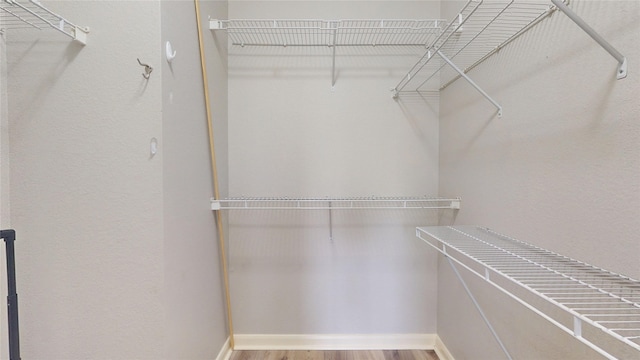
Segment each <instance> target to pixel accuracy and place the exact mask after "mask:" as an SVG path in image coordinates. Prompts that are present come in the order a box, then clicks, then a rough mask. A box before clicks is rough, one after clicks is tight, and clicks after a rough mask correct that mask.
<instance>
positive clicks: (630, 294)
mask: <svg viewBox="0 0 640 360" xmlns="http://www.w3.org/2000/svg"><path fill="white" fill-rule="evenodd" d="M416 235H417V237H418V238H420V239H422V240H424V241H425V243H426V244H427V245H429V246H431V247H432V248H434V249H436V250H437V251H439V252H440V253H442V254H444V255H445V256H446V257H447V258H448V259H450V260H453V261H454V262H455V263H457V264H458V265H461V266H462V267H464V268H465V269H467V270H468V271H470V272H471V273H473V274H475V275H477V276H478V277H480V278H482V279H484V280H485V281H486V282H488V283H489V284H491V285H492V286H494V287H495V288H497V289H498V290H500V291H501V292H502V293H504V294H505V295H507V296H509V297H511V298H512V299H513V300H515V301H517V302H518V303H520V304H521V305H524V306H525V307H526V308H528V309H529V310H531V311H533V312H534V313H536V314H538V315H539V316H541V317H543V318H544V319H545V320H547V321H549V322H551V323H552V324H554V325H556V326H557V327H559V328H560V329H561V330H563V331H565V332H567V333H569V334H571V335H573V336H574V337H575V338H576V339H577V340H578V341H580V342H582V343H584V344H585V345H587V346H589V347H590V348H591V349H593V350H595V351H596V352H598V353H599V354H601V355H603V356H604V357H605V358H607V359H617V358H636V357H637V356H640V281H638V280H635V279H631V278H629V277H626V276H623V275H619V274H615V273H612V272H610V271H607V270H604V269H600V268H597V267H595V266H592V265H589V264H586V263H583V262H580V261H577V260H574V259H571V258H568V257H566V256H562V255H559V254H556V253H553V252H551V251H548V250H545V249H542V248H539V247H536V246H533V245H530V244H527V243H524V242H522V241H518V240H516V239H513V238H510V237H507V236H504V235H501V234H498V233H496V232H494V231H492V230H489V229H486V228H480V227H474V226H446V227H445V226H433V227H420V228H417V230H416ZM513 285H515V286H517V287H518V290H517V291H515V292H511V291H510V290H509V289H511V290H513ZM520 289H522V290H524V292H522V291H519V290H520ZM516 293H517V294H516ZM530 296H531V297H530ZM539 299H543V300H545V301H546V302H547V303H548V304H551V305H553V306H554V307H555V308H556V309H557V310H559V312H560V313H559V312H558V311H555V310H554V311H549V310H550V309H549V307H548V306H541V305H540V303H539ZM612 339H614V340H616V341H611V340H612ZM632 354H633V355H632Z"/></svg>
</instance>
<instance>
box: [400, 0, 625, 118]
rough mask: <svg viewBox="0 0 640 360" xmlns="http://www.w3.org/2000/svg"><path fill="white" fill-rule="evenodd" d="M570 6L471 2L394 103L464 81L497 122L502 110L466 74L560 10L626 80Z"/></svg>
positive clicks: (559, 0)
mask: <svg viewBox="0 0 640 360" xmlns="http://www.w3.org/2000/svg"><path fill="white" fill-rule="evenodd" d="M568 2H569V0H551V2H549V1H538V0H469V1H468V2H467V3H466V4H465V5H464V6H463V8H462V9H461V10H460V12H459V13H458V14H457V15H456V16H455V18H454V19H453V20H452V21H450V22H448V25H447V26H446V27H445V28H444V30H443V31H442V33H441V34H440V35H439V36H438V38H437V39H436V40H435V41H434V42H433V43H432V44H431V45H429V46H428V49H427V50H426V52H425V53H424V55H423V56H422V57H421V58H420V59H419V60H418V61H417V62H416V63H415V64H414V65H413V67H411V69H410V70H409V71H408V72H407V73H406V75H405V76H404V77H403V78H402V79H401V80H400V81H399V82H398V84H397V85H396V86H395V87H394V88H393V90H392V91H393V94H394V97H398V95H399V94H400V93H401V92H403V91H407V90H406V89H409V90H408V91H420V89H421V88H422V87H424V86H425V85H426V84H427V83H429V82H430V81H434V82H439V89H440V90H443V89H444V88H446V87H447V86H449V85H450V84H451V83H453V82H454V81H456V80H457V79H459V78H461V77H462V78H464V79H465V80H466V81H467V82H468V83H469V84H470V85H471V86H473V87H474V88H475V89H476V90H477V91H478V92H480V93H481V94H482V96H484V97H485V98H486V99H487V100H488V101H489V102H490V103H491V104H493V105H494V106H495V107H496V108H497V110H498V116H502V106H500V104H499V103H498V102H497V101H496V100H494V99H493V98H492V97H491V96H490V95H489V94H487V93H486V92H485V91H484V90H482V88H481V87H480V86H479V85H478V84H476V83H475V82H474V81H473V80H472V79H471V78H470V77H469V76H468V75H467V73H468V72H469V71H470V70H472V69H473V68H475V67H476V66H478V65H479V64H480V63H482V62H483V61H485V60H486V59H487V58H489V57H490V56H491V55H493V54H495V53H496V52H498V51H499V50H500V49H502V48H503V47H505V46H506V45H508V44H509V43H510V42H512V41H513V40H515V39H516V38H518V37H519V36H520V35H522V34H524V33H525V32H526V31H527V30H529V29H530V28H532V27H533V26H535V25H536V24H538V23H539V22H540V21H542V20H543V19H545V18H547V17H548V16H549V15H551V14H552V13H553V12H554V11H556V10H561V11H562V12H563V13H565V14H566V15H567V16H568V17H569V18H570V19H571V20H572V21H574V22H575V23H576V24H577V25H578V26H579V27H580V28H582V30H584V31H585V32H586V33H587V34H588V35H589V36H591V37H592V38H593V39H594V40H595V41H596V42H597V43H598V44H599V45H600V46H602V47H603V48H604V49H605V50H606V51H607V52H609V54H611V55H612V56H613V57H614V58H615V59H616V60H618V64H619V67H618V71H617V73H616V77H617V78H618V79H622V78H624V77H626V74H627V61H626V58H625V57H624V56H623V55H622V54H621V53H620V52H618V51H617V50H616V49H615V48H613V46H611V44H609V43H608V42H607V41H606V40H605V39H604V38H602V36H600V35H599V34H598V33H597V32H596V31H595V30H594V29H592V28H591V27H590V26H589V25H588V24H587V23H586V22H585V21H584V20H582V19H581V18H580V17H579V16H578V15H577V14H575V13H574V12H573V11H572V10H571V9H569V7H568V6H567V3H568ZM434 63H435V64H434ZM427 65H432V66H427ZM447 65H448V66H447ZM434 68H435V70H433V69H434Z"/></svg>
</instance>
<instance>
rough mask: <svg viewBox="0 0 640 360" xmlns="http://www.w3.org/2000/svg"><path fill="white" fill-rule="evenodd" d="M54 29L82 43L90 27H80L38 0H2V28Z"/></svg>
mask: <svg viewBox="0 0 640 360" xmlns="http://www.w3.org/2000/svg"><path fill="white" fill-rule="evenodd" d="M25 28H29V29H38V30H45V29H53V30H55V31H58V32H60V33H62V34H64V35H66V36H68V37H70V38H71V39H73V40H75V41H77V42H79V43H80V44H82V45H85V44H86V43H87V35H88V33H89V29H88V28H86V27H80V26H78V25H75V24H74V23H72V22H70V21H68V20H67V19H65V18H64V17H62V16H60V15H58V14H56V13H54V12H53V11H51V10H49V9H48V8H46V7H45V6H44V5H42V4H41V3H40V2H39V1H36V0H0V29H1V30H2V31H5V30H12V29H25Z"/></svg>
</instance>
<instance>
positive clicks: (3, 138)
mask: <svg viewBox="0 0 640 360" xmlns="http://www.w3.org/2000/svg"><path fill="white" fill-rule="evenodd" d="M6 57H7V51H6V43H5V39H4V37H1V38H0V229H9V228H10V226H11V223H10V221H9V220H10V214H9V117H8V116H7V60H6ZM0 264H6V257H5V252H4V251H0ZM6 278H7V270H6V266H0V279H6ZM6 299H7V288H6V286H0V307H3V308H5V309H6V306H7V300H6ZM7 331H8V329H7V322H6V321H2V322H0V349H2V350H1V352H0V358H5V357H6V356H7V354H8V351H9V350H8V346H9V339H8V334H7Z"/></svg>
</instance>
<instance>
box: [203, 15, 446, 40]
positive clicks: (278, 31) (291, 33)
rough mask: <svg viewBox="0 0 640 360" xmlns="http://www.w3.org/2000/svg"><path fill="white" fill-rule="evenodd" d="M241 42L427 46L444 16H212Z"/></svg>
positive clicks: (213, 23) (216, 26) (216, 27)
mask: <svg viewBox="0 0 640 360" xmlns="http://www.w3.org/2000/svg"><path fill="white" fill-rule="evenodd" d="M209 24H210V26H209V28H210V29H212V30H225V31H226V32H227V34H228V35H229V40H230V42H231V43H232V44H233V45H240V46H329V47H331V46H402V45H405V46H427V45H429V44H431V43H432V42H433V41H434V40H435V39H436V38H437V37H438V35H440V33H441V31H442V29H443V28H444V27H445V26H446V22H445V21H444V20H398V19H393V20H384V19H376V20H348V19H347V20H312V19H299V20H286V19H278V20H274V19H266V20H210V23H209Z"/></svg>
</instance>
